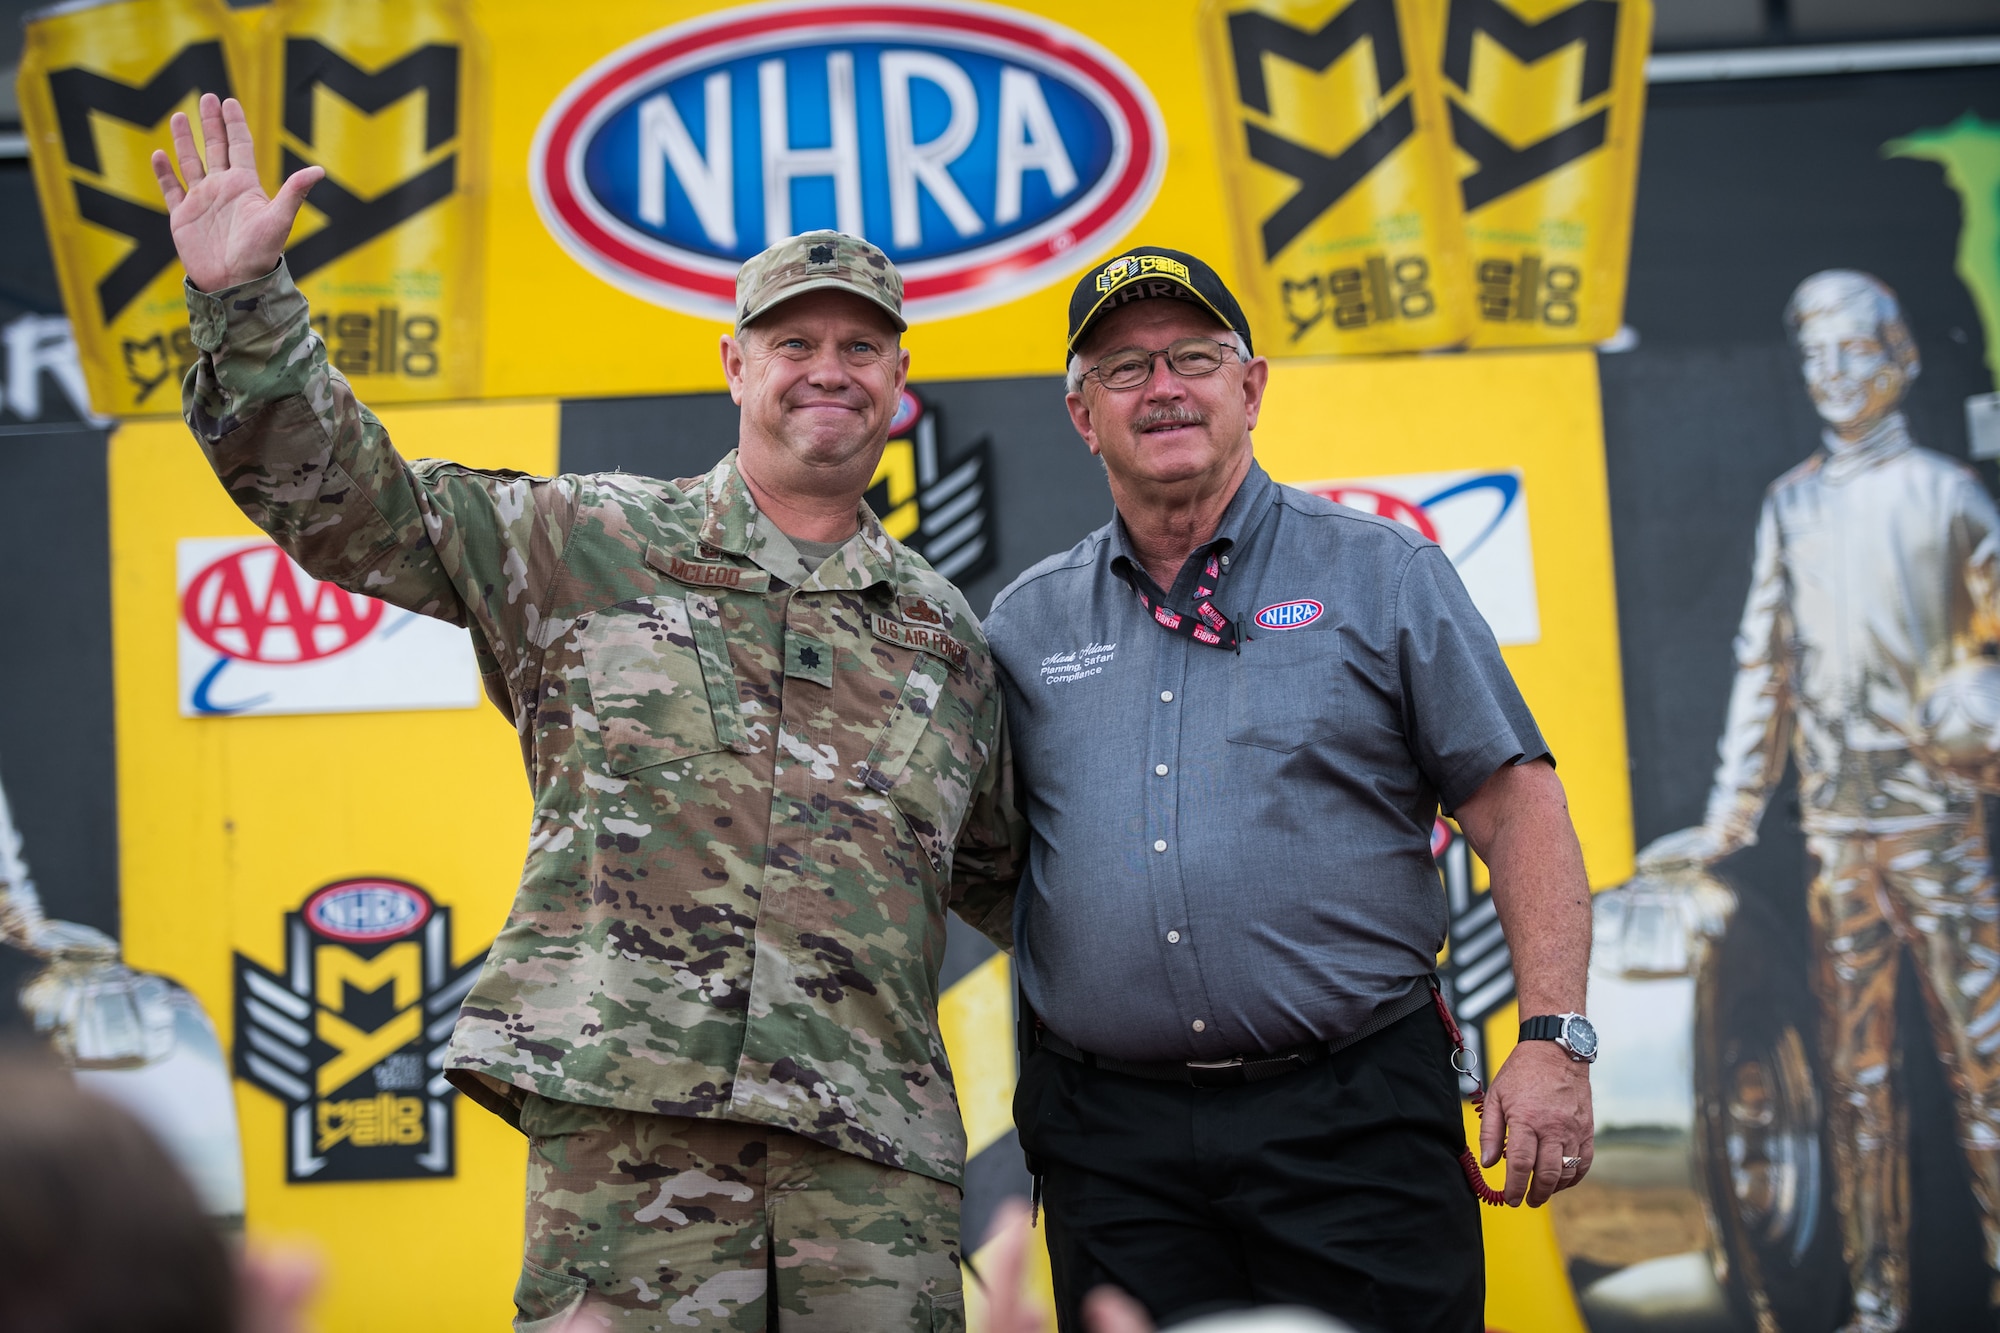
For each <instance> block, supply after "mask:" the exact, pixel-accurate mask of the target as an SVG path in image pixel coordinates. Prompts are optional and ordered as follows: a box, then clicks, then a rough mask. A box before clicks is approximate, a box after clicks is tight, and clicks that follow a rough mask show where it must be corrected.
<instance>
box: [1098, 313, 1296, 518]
mask: <svg viewBox="0 0 2000 1333" xmlns="http://www.w3.org/2000/svg"><path fill="white" fill-rule="evenodd" d="M1182 338H1213V339H1216V340H1217V341H1224V340H1226V341H1225V343H1224V345H1225V346H1231V347H1232V352H1233V344H1234V341H1235V340H1234V339H1233V338H1231V337H1230V335H1229V333H1228V331H1227V330H1226V329H1224V328H1223V327H1222V325H1221V324H1220V323H1218V322H1217V320H1216V318H1215V316H1214V315H1212V314H1210V313H1209V312H1208V311H1206V310H1204V309H1203V308H1202V307H1200V306H1198V305H1195V304H1194V303H1193V302H1190V301H1178V300H1173V299H1170V298H1156V299H1153V300H1148V301H1136V302H1134V303H1133V304H1131V305H1128V306H1125V307H1124V308H1122V309H1120V310H1117V311H1114V312H1113V313H1111V314H1109V315H1107V316H1105V318H1104V320H1103V321H1102V322H1101V323H1099V324H1098V325H1097V326H1096V327H1095V328H1093V329H1092V330H1091V331H1090V337H1089V338H1088V339H1087V340H1085V342H1084V344H1083V345H1082V346H1081V347H1079V348H1078V349H1077V350H1078V356H1079V359H1080V360H1081V362H1082V364H1083V366H1084V368H1085V369H1089V368H1090V367H1092V366H1095V365H1097V364H1098V363H1099V362H1101V361H1103V360H1104V359H1105V358H1106V357H1107V356H1109V355H1111V354H1112V353H1114V352H1117V351H1120V350H1122V349H1126V348H1136V349H1138V350H1139V351H1140V352H1142V353H1144V352H1156V351H1160V350H1162V349H1164V348H1167V347H1171V346H1172V345H1173V344H1174V343H1175V342H1177V341H1178V340H1180V339H1182ZM1265 374H1266V368H1265V365H1264V362H1263V361H1262V360H1261V359H1257V360H1253V361H1252V362H1251V363H1250V364H1249V365H1244V364H1241V363H1240V362H1239V361H1238V360H1237V359H1236V357H1235V355H1233V354H1230V355H1226V357H1225V364H1224V365H1223V367H1222V369H1220V370H1218V371H1216V372H1215V373H1214V374H1212V375H1204V376H1202V377H1200V378H1198V379H1184V378H1182V377H1181V376H1180V375H1177V374H1175V373H1174V371H1173V370H1172V368H1171V367H1169V366H1168V365H1167V359H1166V358H1165V357H1158V358H1156V359H1155V360H1154V361H1153V363H1152V373H1151V375H1150V377H1149V378H1148V379H1147V381H1146V382H1145V383H1144V384H1142V385H1140V386H1138V387H1137V388H1132V389H1122V390H1119V389H1107V388H1105V387H1104V386H1103V385H1102V384H1100V383H1098V382H1097V381H1096V380H1095V379H1086V380H1084V382H1083V384H1082V387H1081V388H1080V389H1079V391H1078V392H1076V393H1072V394H1071V395H1069V400H1068V401H1069V413H1070V420H1071V421H1072V422H1074V423H1075V425H1076V429H1077V433H1078V434H1080V435H1082V436H1083V438H1084V440H1085V442H1086V443H1088V444H1089V445H1090V452H1092V453H1093V454H1096V455H1097V456H1098V457H1100V458H1102V459H1103V460H1104V465H1105V467H1106V468H1107V469H1109V470H1110V472H1111V474H1112V476H1113V477H1114V478H1115V479H1117V480H1120V481H1124V482H1126V483H1128V484H1131V485H1136V486H1147V485H1153V486H1159V485H1173V484H1176V483H1182V482H1190V481H1198V480H1200V479H1202V478H1204V477H1214V478H1221V477H1225V476H1227V475H1229V474H1230V473H1231V472H1232V471H1234V470H1235V469H1236V468H1237V467H1238V465H1239V463H1240V462H1241V460H1242V457H1243V455H1244V454H1246V453H1248V452H1249V450H1250V431H1251V430H1252V429H1253V428H1254V427H1255V426H1256V424H1257V409H1258V407H1259V405H1260V403H1261V401H1262V398H1263V391H1264V378H1265Z"/></svg>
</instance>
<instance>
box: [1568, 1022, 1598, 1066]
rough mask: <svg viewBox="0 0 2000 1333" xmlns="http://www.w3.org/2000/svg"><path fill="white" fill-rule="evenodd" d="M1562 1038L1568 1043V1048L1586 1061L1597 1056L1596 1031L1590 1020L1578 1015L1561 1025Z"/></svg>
mask: <svg viewBox="0 0 2000 1333" xmlns="http://www.w3.org/2000/svg"><path fill="white" fill-rule="evenodd" d="M1563 1036H1564V1037H1565V1038H1567V1039H1568V1041H1569V1048H1570V1049H1571V1050H1572V1051H1575V1052H1576V1053H1577V1054H1578V1055H1579V1056H1581V1057H1583V1058H1584V1059H1586V1060H1588V1059H1589V1058H1590V1057H1591V1056H1593V1055H1596V1054H1597V1029H1596V1028H1594V1027H1592V1026H1591V1025H1590V1020H1589V1019H1587V1018H1584V1017H1583V1016H1581V1015H1578V1016H1577V1017H1575V1018H1572V1019H1570V1020H1569V1021H1568V1022H1567V1023H1565V1024H1564V1025H1563Z"/></svg>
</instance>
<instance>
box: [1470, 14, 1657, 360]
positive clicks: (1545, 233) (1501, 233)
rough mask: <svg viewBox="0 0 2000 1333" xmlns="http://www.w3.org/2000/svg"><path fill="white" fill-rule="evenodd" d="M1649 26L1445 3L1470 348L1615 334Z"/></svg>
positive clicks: (1647, 18)
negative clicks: (1470, 304) (1469, 294)
mask: <svg viewBox="0 0 2000 1333" xmlns="http://www.w3.org/2000/svg"><path fill="white" fill-rule="evenodd" d="M1651 17H1652V8H1651V5H1650V4H1648V3H1647V0H1574V2H1573V3H1571V4H1568V5H1563V6H1559V7H1558V6H1552V5H1550V4H1548V3H1541V4H1527V3H1524V2H1523V0H1449V5H1448V8H1447V13H1446V19H1445V26H1444V31H1443V33H1442V39H1443V40H1442V58H1441V60H1440V62H1439V65H1440V68H1441V70H1442V72H1443V74H1444V81H1445V91H1446V95H1447V97H1448V99H1449V102H1450V114H1451V137H1452V141H1453V144H1454V145H1455V146H1456V148H1457V150H1458V153H1459V158H1460V162H1461V163H1462V164H1467V163H1469V170H1465V171H1464V174H1463V176H1462V177H1461V179H1460V181H1459V189H1460V191H1461V194H1462V199H1463V203H1464V207H1465V216H1466V239H1467V246H1468V249H1469V250H1470V264H1471V269H1470V274H1471V277H1472V280H1473V299H1474V309H1475V315H1476V319H1475V320H1474V323H1473V332H1472V343H1473V345H1474V346H1481V347H1488V346H1491V347H1498V346H1515V345H1529V344H1538V343H1565V342H1567V343H1575V342H1602V341H1603V340H1605V339H1606V338H1609V337H1611V336H1612V335H1613V334H1614V333H1616V332H1617V331H1618V320H1619V314H1620V312H1621V311H1622V309H1623V308H1624V304H1625V275H1626V257H1627V254H1628V252H1629V250H1630V246H1631V229H1632V185H1633V181H1634V179H1635V177H1636V174H1637V172H1638V166H1639V121H1640V116H1641V113H1642V111H1643V107H1644V100H1645V94H1646V73H1645V60H1646V51H1647V48H1648V46H1649V44H1650V41H1651Z"/></svg>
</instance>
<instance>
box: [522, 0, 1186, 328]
mask: <svg viewBox="0 0 2000 1333" xmlns="http://www.w3.org/2000/svg"><path fill="white" fill-rule="evenodd" d="M1165 164H1166V135H1165V131H1164V128H1163V125H1162V122H1161V119H1160V112H1159V108H1158V107H1157V106H1156V105H1155V104H1154V102H1153V99H1152V96H1151V94H1149V93H1148V92H1147V90H1146V87H1145V85H1144V84H1142V83H1140V82H1139V80H1138V79H1137V78H1136V77H1135V76H1134V75H1133V74H1132V72H1131V71H1130V70H1128V69H1126V68H1125V66H1124V65H1123V64H1122V63H1120V61H1119V60H1118V59H1117V57H1115V56H1113V55H1112V54H1111V53H1110V52H1108V51H1105V50H1104V49H1102V48H1101V47H1099V46H1097V45H1096V44H1095V43H1092V42H1090V41H1088V40H1087V39H1085V38H1083V37H1081V36H1079V35H1078V34H1076V33H1073V32H1071V31H1069V30H1068V29H1066V28H1062V27H1059V26H1057V25H1055V24H1053V23H1050V22H1048V21H1046V20H1044V19H1040V18H1035V17H1032V16H1029V15H1026V14H1021V13H1017V12H1015V11H1013V10H1008V9H1001V8H997V7H992V6H987V5H972V4H936V3H930V4H909V3H886V4H858V5H841V6H833V5H825V4H804V5H793V4H786V5H767V6H757V7H753V8H744V9H732V10H729V11H727V12H725V13H721V14H716V15H711V16H709V17H705V18H702V19H699V20H695V21H693V22H689V23H684V24H678V25H676V26H674V27H671V28H666V29H663V30H662V31H660V32H656V33H654V34H652V35H651V36H649V37H646V38H644V39H643V40H641V41H639V42H636V43H634V44H632V45H630V46H628V47H626V48H624V49H623V50H620V51H617V52H615V53H613V54H612V55H611V56H609V57H607V58H606V59H605V60H603V61H600V62H599V63H598V64H597V65H596V66H594V67H593V68H592V69H590V70H589V71H587V72H586V73H585V74H584V75H583V77H581V78H579V79H578V80H577V81H576V82H575V83H573V84H571V85H570V86H569V87H568V88H567V89H565V90H564V92H563V94H562V95H561V96H560V97H559V98H557V99H556V102H555V104H554V105H553V106H551V107H550V108H549V111H548V113H547V115H545V116H544V117H543V119H542V124H541V128H540V129H539V130H538V131H537V133H536V136H535V146H534V150H533V153H532V156H531V159H530V163H529V176H530V178H531V184H532V186H533V189H534V192H535V201H536V205H537V207H538V208H539V209H540V211H541V215H542V219H543V221H544V222H545V223H546V224H547V226H548V228H549V230H550V231H551V232H552V233H553V234H554V236H555V237H556V239H557V240H558V241H559V242H561V243H562V245H563V247H564V248H565V249H567V250H568V251H569V252H570V253H571V254H572V255H574V256H575V257H576V258H577V259H579V260H580V261H582V262H583V263H584V264H585V265H586V266H588V267H589V268H591V269H592V270H593V271H595V272H596V273H597V274H598V275H599V276H601V277H603V278H605V279H606V280H607V281H610V282H612V283H615V284H617V285H618V286H620V287H623V288H625V289H626V290H627V291H630V292H632V293H634V294H636V295H638V296H642V297H644V298H645V299H647V300H650V301H653V302H656V303H658V304H660V305H664V306H668V307H670V308H672V309H675V310H681V311H685V312H687V313H689V314H696V315H704V316H708V317H710V318H714V319H722V320H730V319H733V318H734V303H735V293H736V270H737V267H738V266H739V265H740V264H741V263H742V261H743V260H745V259H748V258H749V257H750V256H751V255H754V254H756V253H757V252H758V251H760V250H762V249H764V248H765V247H766V246H768V245H770V244H771V243H772V242H774V241H777V240H781V239H783V238H784V237H787V236H791V235H795V234H797V233H799V232H802V231H810V230H814V229H817V228H833V229H835V230H838V231H844V232H849V233H852V234H855V235H860V236H866V237H867V238H868V239H869V240H871V241H873V242H875V244H877V245H879V246H881V247H882V249H883V250H884V251H886V252H887V253H888V255H889V257H890V258H892V259H894V260H895V261H896V264H897V266H898V267H899V268H900V269H901V270H902V272H903V277H904V280H905V293H904V294H905V300H906V306H907V310H908V312H909V314H910V315H912V316H913V317H915V318H924V317H928V316H935V315H945V314H956V313H961V312H964V311H968V310H976V309H981V308H983V307H986V306H991V305H996V304H999V303H1001V302H1004V301H1008V300H1011V299H1013V298H1014V297H1016V296H1019V295H1021V294H1023V293H1026V292H1029V291H1032V290H1034V289H1036V288H1038V287H1042V286H1045V285H1046V284H1048V283H1050V282H1052V281H1055V280H1056V279H1058V278H1060V277H1062V276H1063V275H1064V274H1067V273H1070V272H1073V271H1075V270H1076V269H1078V268H1081V267H1083V266H1084V265H1085V264H1087V263H1089V262H1090V260H1091V259H1092V257H1093V256H1094V255H1095V254H1096V253H1097V252H1098V251H1100V250H1102V249H1104V248H1105V247H1106V246H1108V245H1109V244H1110V243H1112V242H1113V241H1115V240H1117V239H1118V238H1119V237H1120V235H1122V233H1123V232H1124V231H1125V229H1126V228H1128V227H1129V226H1131V225H1132V223H1134V222H1135V221H1137V220H1138V218H1139V216H1140V215H1141V214H1142V213H1144V211H1145V210H1146V207H1147V206H1148V205H1149V204H1150V203H1151V202H1152V200H1153V196H1154V195H1155V193H1157V191H1158V189H1159V184H1160V176H1161V173H1162V171H1163V170H1164V168H1165Z"/></svg>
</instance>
